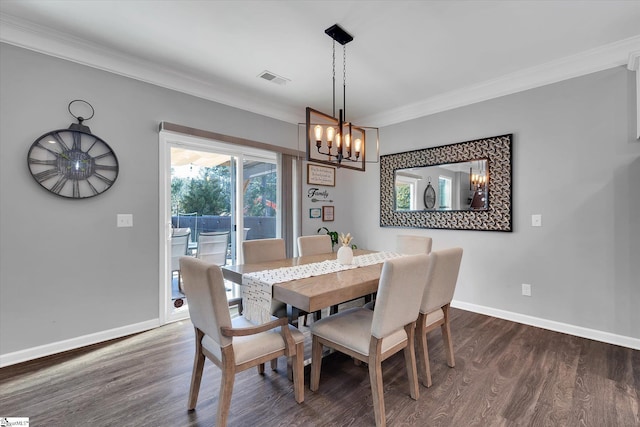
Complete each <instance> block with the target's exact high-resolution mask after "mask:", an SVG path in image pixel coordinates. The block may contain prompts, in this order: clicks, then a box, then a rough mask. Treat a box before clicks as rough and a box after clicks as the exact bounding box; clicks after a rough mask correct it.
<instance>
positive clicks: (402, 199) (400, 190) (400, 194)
mask: <svg viewBox="0 0 640 427" xmlns="http://www.w3.org/2000/svg"><path fill="white" fill-rule="evenodd" d="M396 209H398V210H409V209H411V186H410V185H409V184H396Z"/></svg>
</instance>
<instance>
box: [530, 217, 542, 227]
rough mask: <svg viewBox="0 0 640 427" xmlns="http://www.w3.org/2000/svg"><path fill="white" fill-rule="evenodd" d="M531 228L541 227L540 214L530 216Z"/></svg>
mask: <svg viewBox="0 0 640 427" xmlns="http://www.w3.org/2000/svg"><path fill="white" fill-rule="evenodd" d="M531 226H532V227H542V215H540V214H536V215H531Z"/></svg>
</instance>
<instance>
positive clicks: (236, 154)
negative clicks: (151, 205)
mask: <svg viewBox="0 0 640 427" xmlns="http://www.w3.org/2000/svg"><path fill="white" fill-rule="evenodd" d="M160 140H161V152H162V153H163V156H162V157H164V158H163V159H161V164H164V167H163V168H161V169H162V172H161V175H164V178H162V179H161V182H163V187H164V189H163V190H162V191H161V194H163V195H164V196H162V195H161V216H162V217H163V219H164V221H163V224H164V227H163V230H161V236H162V237H163V239H162V242H163V244H162V245H161V246H164V247H163V248H161V256H160V259H161V270H162V271H161V282H162V283H163V284H161V286H162V287H163V289H162V290H161V294H162V295H163V296H161V305H162V307H161V316H162V313H164V319H163V322H168V321H172V320H178V319H182V318H185V317H187V316H188V311H187V304H188V301H187V299H186V298H185V295H184V293H183V292H182V286H181V275H180V268H179V258H180V257H181V256H196V257H199V258H201V259H203V260H205V261H206V262H211V263H216V264H218V265H221V266H223V265H231V264H235V263H238V262H239V258H240V255H241V245H242V242H243V241H244V240H253V239H264V238H271V237H279V236H280V227H279V225H278V224H279V223H280V221H279V216H280V212H279V209H278V201H279V198H280V194H279V190H278V188H279V176H278V175H279V174H278V162H277V155H276V153H272V152H268V151H263V150H257V149H251V148H247V147H238V146H234V145H230V144H225V143H219V142H215V141H211V140H204V139H199V138H195V137H190V136H185V135H175V134H168V133H164V132H161V138H160ZM185 236H186V237H185ZM162 264H164V265H162ZM227 289H228V297H236V296H239V290H238V289H237V288H236V287H234V286H233V285H232V284H229V286H228V287H227Z"/></svg>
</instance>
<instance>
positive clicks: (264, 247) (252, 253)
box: [242, 239, 287, 317]
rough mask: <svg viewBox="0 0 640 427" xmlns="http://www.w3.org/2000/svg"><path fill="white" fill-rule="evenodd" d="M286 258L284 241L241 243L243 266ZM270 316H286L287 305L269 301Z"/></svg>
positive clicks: (264, 240) (271, 240) (270, 240)
mask: <svg viewBox="0 0 640 427" xmlns="http://www.w3.org/2000/svg"><path fill="white" fill-rule="evenodd" d="M286 257H287V249H286V247H285V245H284V239H258V240H245V241H244V242H242V258H243V259H244V263H245V264H257V263H260V262H268V261H277V260H280V259H285V258H286ZM271 314H273V315H274V316H276V317H286V316H287V305H286V304H285V303H283V302H280V301H278V300H274V299H272V300H271Z"/></svg>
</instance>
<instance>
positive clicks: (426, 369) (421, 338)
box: [415, 313, 431, 387]
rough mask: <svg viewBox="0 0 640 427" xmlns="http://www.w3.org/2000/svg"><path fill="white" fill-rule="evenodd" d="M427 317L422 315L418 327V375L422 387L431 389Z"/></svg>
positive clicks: (419, 317)
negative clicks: (426, 328)
mask: <svg viewBox="0 0 640 427" xmlns="http://www.w3.org/2000/svg"><path fill="white" fill-rule="evenodd" d="M426 317H427V315H426V314H422V313H420V315H419V316H418V322H417V327H416V339H415V341H416V343H417V346H418V373H419V375H420V380H421V381H422V385H424V386H425V387H431V367H430V366H429V348H428V347H427V332H426V330H425V322H426V321H427V319H426Z"/></svg>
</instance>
